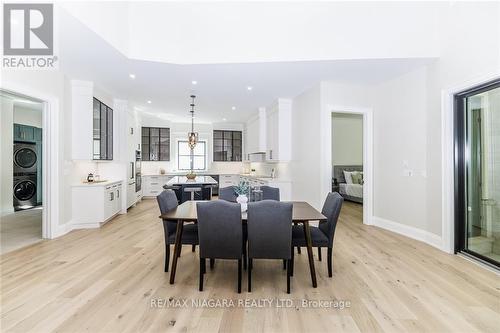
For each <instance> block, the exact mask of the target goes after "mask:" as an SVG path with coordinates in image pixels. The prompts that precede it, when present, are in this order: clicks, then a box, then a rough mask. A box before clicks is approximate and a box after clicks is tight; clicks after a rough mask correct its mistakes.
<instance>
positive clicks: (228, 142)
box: [214, 130, 242, 162]
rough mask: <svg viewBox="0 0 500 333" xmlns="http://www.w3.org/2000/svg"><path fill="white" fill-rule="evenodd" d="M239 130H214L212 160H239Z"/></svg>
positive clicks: (240, 142) (240, 144)
mask: <svg viewBox="0 0 500 333" xmlns="http://www.w3.org/2000/svg"><path fill="white" fill-rule="evenodd" d="M241 137H242V135H241V131H219V130H216V131H214V162H241V155H242V152H241V147H242V140H241Z"/></svg>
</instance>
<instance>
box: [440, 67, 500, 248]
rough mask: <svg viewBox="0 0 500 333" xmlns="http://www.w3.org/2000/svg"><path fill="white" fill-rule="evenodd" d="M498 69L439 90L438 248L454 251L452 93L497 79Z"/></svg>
mask: <svg viewBox="0 0 500 333" xmlns="http://www.w3.org/2000/svg"><path fill="white" fill-rule="evenodd" d="M499 79H500V73H494V74H490V75H486V76H484V77H481V78H478V79H474V80H470V81H467V82H463V83H461V84H459V85H457V86H455V87H452V88H449V89H443V90H442V91H441V152H442V154H441V175H442V177H441V221H442V225H441V237H442V250H443V251H445V252H448V253H455V235H456V233H455V216H456V213H455V209H456V207H455V202H456V201H457V198H456V197H455V195H457V194H458V193H456V191H455V189H456V179H455V163H456V161H455V158H456V154H455V140H456V131H455V110H456V106H455V95H457V94H460V93H462V92H464V91H467V90H469V89H471V88H474V87H477V86H481V85H484V84H486V83H488V82H491V81H494V80H499Z"/></svg>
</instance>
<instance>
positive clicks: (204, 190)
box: [167, 176, 218, 203]
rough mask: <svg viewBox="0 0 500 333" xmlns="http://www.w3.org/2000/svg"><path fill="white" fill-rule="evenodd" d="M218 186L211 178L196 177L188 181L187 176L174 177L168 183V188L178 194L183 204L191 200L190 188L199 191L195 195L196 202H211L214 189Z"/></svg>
mask: <svg viewBox="0 0 500 333" xmlns="http://www.w3.org/2000/svg"><path fill="white" fill-rule="evenodd" d="M217 184H218V183H217V181H216V180H215V179H214V178H212V177H210V176H196V178H194V179H188V178H187V177H186V176H174V177H172V178H171V179H169V180H168V181H167V186H169V187H171V188H172V189H173V190H174V191H175V192H176V194H177V198H178V199H179V201H180V202H181V203H182V202H185V201H188V200H191V192H190V191H189V188H197V189H199V190H198V191H196V192H195V193H194V199H195V200H211V199H212V187H213V186H217Z"/></svg>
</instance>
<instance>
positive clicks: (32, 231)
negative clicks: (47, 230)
mask: <svg viewBox="0 0 500 333" xmlns="http://www.w3.org/2000/svg"><path fill="white" fill-rule="evenodd" d="M0 97H1V104H2V105H1V107H2V113H1V138H0V140H1V141H0V145H1V155H2V159H1V169H0V170H1V171H0V172H1V184H0V187H1V195H0V216H1V219H0V238H1V248H0V253H5V252H7V251H11V250H13V249H16V248H20V247H23V246H26V245H29V244H32V243H35V242H38V241H40V240H41V239H42V213H43V197H42V195H43V189H42V160H43V157H42V152H43V149H42V147H43V140H42V138H43V135H42V133H43V130H42V124H43V121H42V116H43V103H42V102H41V101H38V100H36V99H32V98H30V97H27V96H21V95H17V94H14V93H10V92H7V91H0Z"/></svg>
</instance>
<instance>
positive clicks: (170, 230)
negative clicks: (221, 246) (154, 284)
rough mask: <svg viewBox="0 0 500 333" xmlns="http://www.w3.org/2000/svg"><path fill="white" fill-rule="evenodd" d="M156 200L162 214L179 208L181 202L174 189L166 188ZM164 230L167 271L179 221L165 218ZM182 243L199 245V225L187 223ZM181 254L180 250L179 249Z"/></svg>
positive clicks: (193, 245)
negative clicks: (171, 246)
mask: <svg viewBox="0 0 500 333" xmlns="http://www.w3.org/2000/svg"><path fill="white" fill-rule="evenodd" d="M156 201H157V202H158V206H159V207H160V211H161V213H162V214H166V213H168V212H169V211H171V210H172V209H175V208H177V206H178V205H179V202H178V201H177V196H176V195H175V192H174V191H173V190H164V191H163V192H161V193H160V194H159V195H158V196H157V197H156ZM163 231H164V233H165V272H168V265H169V261H170V245H172V244H175V234H176V232H177V222H175V221H170V220H163ZM181 244H188V245H191V246H192V247H195V246H196V245H198V227H197V225H196V224H185V225H184V228H183V231H182V239H181ZM179 254H180V251H179Z"/></svg>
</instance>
